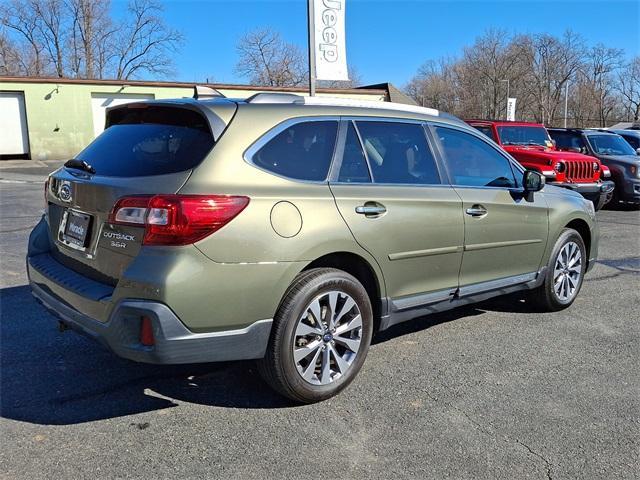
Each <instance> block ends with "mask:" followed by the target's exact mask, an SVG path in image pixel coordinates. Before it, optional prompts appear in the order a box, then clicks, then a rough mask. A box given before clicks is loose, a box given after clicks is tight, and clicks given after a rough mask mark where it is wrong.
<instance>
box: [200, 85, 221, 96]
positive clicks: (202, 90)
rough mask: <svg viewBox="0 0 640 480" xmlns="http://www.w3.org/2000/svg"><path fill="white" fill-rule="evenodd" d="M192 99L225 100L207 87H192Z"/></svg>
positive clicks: (214, 90)
mask: <svg viewBox="0 0 640 480" xmlns="http://www.w3.org/2000/svg"><path fill="white" fill-rule="evenodd" d="M193 98H226V97H225V96H224V95H223V94H221V93H220V92H219V91H218V90H216V89H215V88H211V87H207V86H205V85H194V87H193Z"/></svg>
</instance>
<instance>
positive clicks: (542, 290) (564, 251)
mask: <svg viewBox="0 0 640 480" xmlns="http://www.w3.org/2000/svg"><path fill="white" fill-rule="evenodd" d="M586 268H587V249H586V248H585V245H584V241H583V240H582V237H581V236H580V234H579V233H578V232H576V231H575V230H573V229H571V228H565V229H564V230H563V232H562V234H561V235H560V237H559V238H558V240H557V241H556V244H555V246H554V247H553V251H552V252H551V258H550V259H549V263H548V264H547V270H546V272H545V278H544V281H543V283H542V285H540V286H539V287H538V288H536V289H535V290H533V291H532V292H531V298H532V300H533V302H534V303H535V304H536V305H537V306H538V307H540V309H541V310H543V311H549V312H554V311H558V310H562V309H564V308H567V307H569V306H570V305H571V304H572V303H573V301H574V300H575V299H576V297H577V295H578V292H579V291H580V288H581V287H582V281H583V279H584V274H585V271H586Z"/></svg>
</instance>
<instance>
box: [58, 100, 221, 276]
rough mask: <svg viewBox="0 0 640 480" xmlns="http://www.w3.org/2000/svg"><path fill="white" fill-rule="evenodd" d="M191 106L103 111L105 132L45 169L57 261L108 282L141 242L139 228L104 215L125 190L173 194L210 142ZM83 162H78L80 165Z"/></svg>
mask: <svg viewBox="0 0 640 480" xmlns="http://www.w3.org/2000/svg"><path fill="white" fill-rule="evenodd" d="M214 143H215V142H214V137H213V135H212V133H211V128H210V126H209V123H208V121H207V120H206V118H205V116H204V115H203V114H201V113H199V112H198V111H197V110H196V109H195V108H185V107H179V106H167V105H154V104H153V103H149V104H132V105H130V106H123V107H118V108H117V109H113V110H111V111H109V116H108V120H107V128H106V130H105V131H104V132H103V133H102V134H101V135H100V136H99V137H97V138H96V139H95V140H94V141H93V142H92V143H91V144H90V145H89V146H88V147H87V148H86V149H84V150H83V151H82V152H81V153H80V154H79V155H78V156H77V157H76V159H75V160H74V161H72V162H67V163H68V164H71V165H74V166H75V168H71V167H63V168H61V169H60V170H58V171H56V172H55V173H54V174H52V175H51V177H50V179H49V182H48V187H47V193H46V197H47V212H48V222H49V229H50V234H51V238H52V239H53V243H54V248H53V251H52V255H53V256H54V257H55V258H56V259H57V260H58V261H59V262H60V263H62V264H64V265H66V266H67V267H69V268H71V269H72V270H74V271H76V272H78V273H81V274H83V275H85V276H87V277H89V278H92V279H94V280H97V281H100V282H103V283H107V284H110V285H115V284H116V283H117V281H118V279H119V278H120V277H121V275H122V272H123V271H124V270H125V269H126V268H127V266H128V265H129V263H130V262H131V260H132V259H133V258H134V257H135V256H136V254H137V253H138V252H139V250H140V248H141V245H142V237H143V234H144V227H139V226H136V225H114V224H112V223H111V222H110V221H109V214H110V212H111V210H112V208H113V207H114V205H115V203H116V202H117V200H118V199H120V198H121V197H124V196H130V195H152V194H173V193H176V192H177V191H178V190H179V189H180V188H181V187H182V186H183V185H184V183H185V182H186V181H187V179H188V178H189V175H190V174H191V171H192V169H193V168H194V167H195V166H197V165H198V164H199V163H200V162H202V160H203V159H204V158H205V157H206V156H207V154H208V153H209V152H210V151H211V149H212V148H213V146H214ZM83 162H84V163H83Z"/></svg>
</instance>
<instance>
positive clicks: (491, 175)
mask: <svg viewBox="0 0 640 480" xmlns="http://www.w3.org/2000/svg"><path fill="white" fill-rule="evenodd" d="M435 131H436V134H437V136H438V139H439V141H440V146H441V147H442V152H443V153H444V158H445V162H446V164H447V168H448V169H449V173H450V174H451V176H452V182H453V184H454V185H464V186H470V187H506V188H513V187H517V186H518V184H517V182H516V180H515V176H514V175H513V170H512V167H511V162H509V160H508V159H507V158H506V157H505V156H504V155H502V154H501V153H500V152H499V151H498V150H497V149H496V148H494V147H493V146H491V145H490V144H488V143H487V142H485V141H483V140H481V139H480V138H478V137H477V136H475V135H471V134H469V133H465V132H462V131H460V130H454V129H452V128H445V127H435Z"/></svg>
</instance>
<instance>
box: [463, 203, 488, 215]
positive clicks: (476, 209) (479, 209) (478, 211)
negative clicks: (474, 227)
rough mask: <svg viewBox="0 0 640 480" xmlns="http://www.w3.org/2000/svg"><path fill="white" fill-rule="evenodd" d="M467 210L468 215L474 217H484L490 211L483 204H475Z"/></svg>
mask: <svg viewBox="0 0 640 480" xmlns="http://www.w3.org/2000/svg"><path fill="white" fill-rule="evenodd" d="M465 212H466V213H467V215H471V216H472V217H483V216H485V215H486V214H487V213H488V212H487V209H486V208H484V207H483V206H482V205H474V206H473V207H471V208H467V209H466V210H465Z"/></svg>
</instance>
